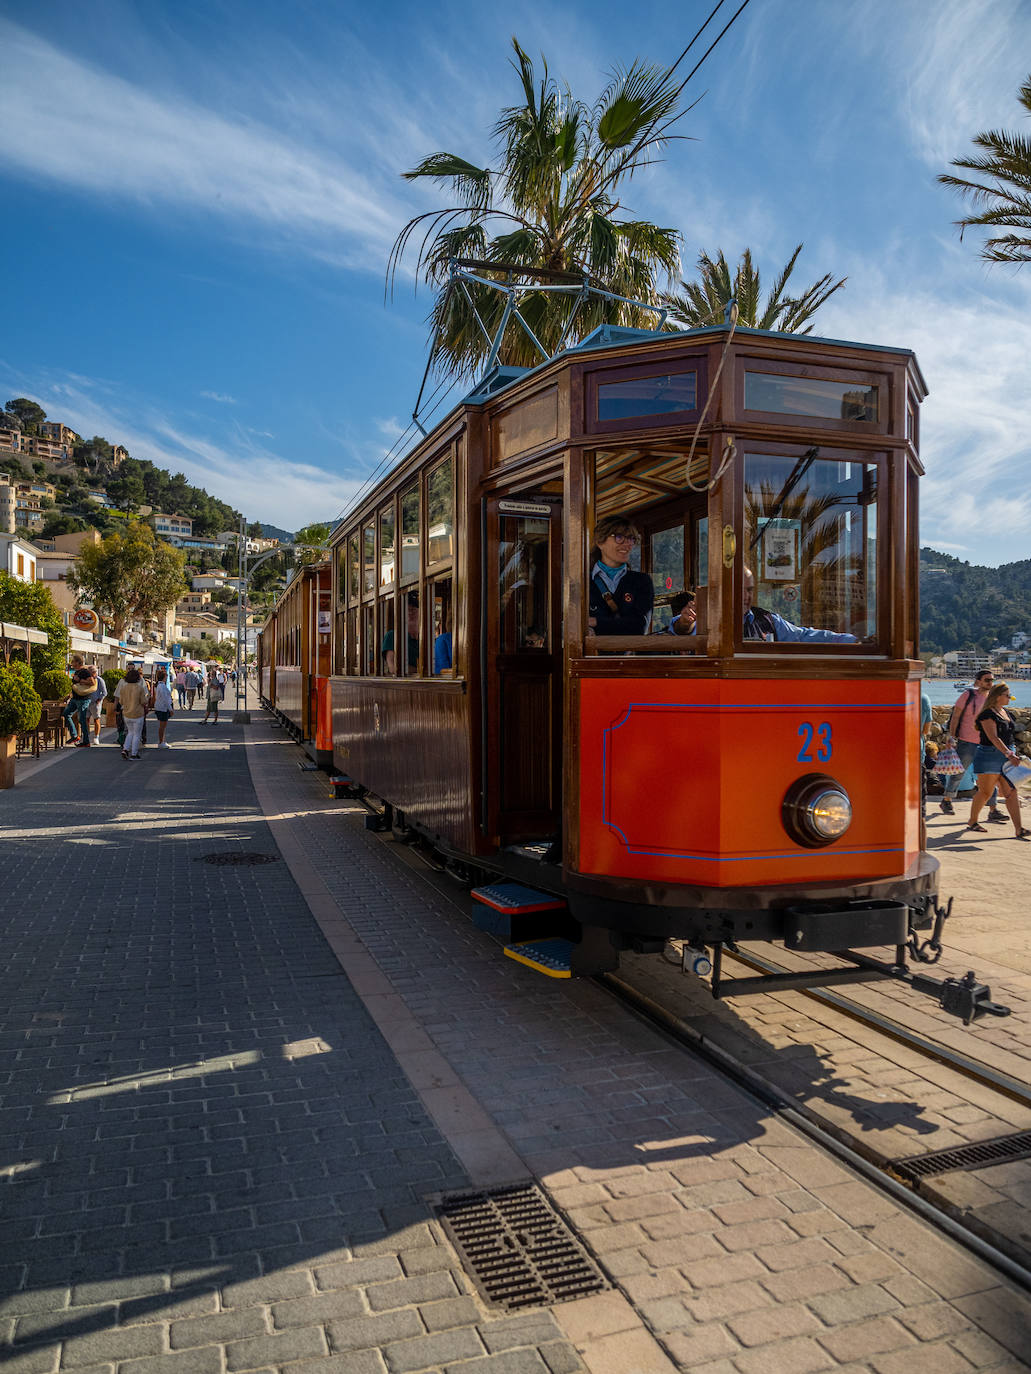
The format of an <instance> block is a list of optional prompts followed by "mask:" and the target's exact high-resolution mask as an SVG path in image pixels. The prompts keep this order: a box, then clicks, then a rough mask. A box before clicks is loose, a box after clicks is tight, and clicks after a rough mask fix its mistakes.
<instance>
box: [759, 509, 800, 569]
mask: <svg viewBox="0 0 1031 1374" xmlns="http://www.w3.org/2000/svg"><path fill="white" fill-rule="evenodd" d="M760 524H761V525H762V540H761V541H760V547H761V549H762V571H761V572H760V573H759V577H760V579H761V580H762V581H763V582H797V581H798V542H799V538H800V536H801V530H802V522H801V520H782V519H779V518H777V519H772V520H763V521H760Z"/></svg>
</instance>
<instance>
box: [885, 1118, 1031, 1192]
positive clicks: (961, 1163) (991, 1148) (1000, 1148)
mask: <svg viewBox="0 0 1031 1374" xmlns="http://www.w3.org/2000/svg"><path fill="white" fill-rule="evenodd" d="M1029 1156H1031V1131H1018V1132H1017V1133H1016V1134H1015V1135H1002V1136H997V1137H996V1138H995V1139H994V1140H979V1141H977V1142H976V1143H975V1144H973V1145H961V1146H960V1147H959V1148H958V1149H955V1150H935V1151H933V1152H932V1153H931V1154H926V1155H910V1156H909V1158H908V1159H893V1160H892V1161H891V1163H890V1165H889V1166H888V1167H889V1168H890V1169H891V1170H892V1172H893V1173H896V1174H898V1176H899V1177H900V1178H905V1179H909V1181H910V1182H911V1183H915V1182H916V1181H917V1179H921V1178H930V1177H932V1175H934V1174H947V1173H950V1172H951V1171H952V1170H953V1169H989V1168H991V1166H992V1165H993V1164H1010V1163H1012V1162H1013V1161H1014V1160H1017V1159H1027V1158H1028V1157H1029Z"/></svg>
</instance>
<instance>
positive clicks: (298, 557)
mask: <svg viewBox="0 0 1031 1374" xmlns="http://www.w3.org/2000/svg"><path fill="white" fill-rule="evenodd" d="M328 539H329V526H328V525H324V524H314V525H305V526H304V528H303V529H300V530H298V531H297V533H296V534H295V535H294V543H295V544H304V545H307V547H306V548H303V549H302V548H299V549H298V550H297V551H296V553H295V554H294V559H295V561H296V563H297V566H298V567H299V568H304V567H307V566H308V565H309V564H311V563H322V562H323V561H324V560H325V559H326V558H327V557H328V554H327V552H326V542H327V541H328Z"/></svg>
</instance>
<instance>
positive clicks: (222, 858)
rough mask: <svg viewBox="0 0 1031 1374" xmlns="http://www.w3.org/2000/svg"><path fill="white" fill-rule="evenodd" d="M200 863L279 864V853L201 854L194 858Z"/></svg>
mask: <svg viewBox="0 0 1031 1374" xmlns="http://www.w3.org/2000/svg"><path fill="white" fill-rule="evenodd" d="M194 862H195V863H199V864H277V863H279V855H278V854H201V855H199V856H198V858H196V859H195V860H194Z"/></svg>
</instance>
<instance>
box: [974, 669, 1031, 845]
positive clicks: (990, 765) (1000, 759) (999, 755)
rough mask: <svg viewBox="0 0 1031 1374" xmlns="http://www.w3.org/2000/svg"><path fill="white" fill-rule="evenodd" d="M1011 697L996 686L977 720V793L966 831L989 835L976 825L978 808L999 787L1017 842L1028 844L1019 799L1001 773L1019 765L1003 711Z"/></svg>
mask: <svg viewBox="0 0 1031 1374" xmlns="http://www.w3.org/2000/svg"><path fill="white" fill-rule="evenodd" d="M1011 696H1012V693H1011V692H1010V689H1009V687H1008V686H1007V685H1006V683H1005V682H997V683H996V684H995V686H994V687H993V688H992V689H991V691H990V692H989V693H988V698H987V700H986V701H985V704H984V709H983V710H982V711H981V713H980V714H979V715H978V717H977V729H978V733H979V734H980V737H981V742H980V743H979V744H978V746H977V749H976V751H975V753H974V773H975V774H976V776H977V791H976V792H975V793H974V800H973V802H972V803H971V806H970V824H969V825H968V826H967V829H968V830H979V831H980V832H981V834H982V835H987V834H988V831H987V830H986V829H985V827H984V826H983V825H979V824H978V819H977V818H978V817H979V816H980V814H981V808H982V806H984V804H985V802H986V801H987V800H988V796H989V793H990V792H991V790H992V788H993V787H995V786H998V788H999V791H1000V792H1001V793H1002V798H1003V801H1004V802H1005V803H1006V810H1007V811H1008V812H1009V813H1010V820H1011V821H1012V822H1013V824H1014V826H1015V827H1016V832H1017V839H1018V840H1031V832H1028V831H1027V830H1025V829H1024V827H1023V825H1022V823H1021V818H1020V798H1019V797H1018V796H1017V789H1016V788H1015V787H1014V786H1013V784H1012V783H1011V782H1010V781H1009V779H1008V778H1007V777H1006V774H1005V773H1004V772H1003V771H1002V770H1003V767H1004V766H1005V765H1006V764H1007V763H1014V764H1015V763H1019V762H1020V758H1019V756H1018V755H1017V754H1016V753H1014V750H1013V731H1014V725H1013V719H1012V717H1011V716H1010V713H1009V712H1008V711H1007V710H1006V704H1007V702H1009V700H1010V698H1011Z"/></svg>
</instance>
